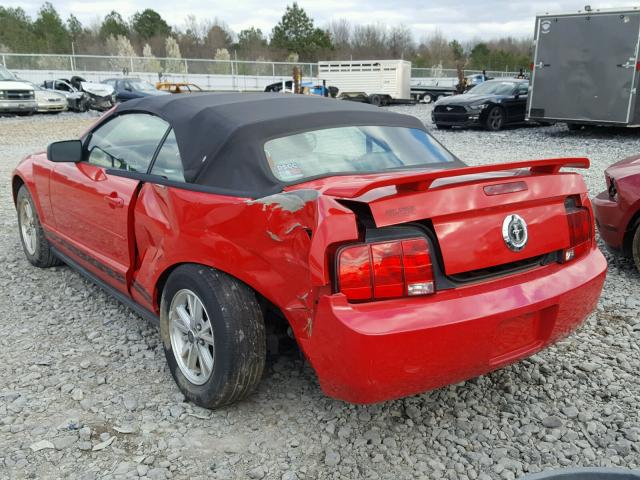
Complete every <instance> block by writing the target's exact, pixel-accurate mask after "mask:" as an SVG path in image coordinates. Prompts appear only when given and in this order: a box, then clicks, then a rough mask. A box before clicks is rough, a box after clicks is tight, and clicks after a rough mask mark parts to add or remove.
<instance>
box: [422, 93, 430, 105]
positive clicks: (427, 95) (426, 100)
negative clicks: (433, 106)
mask: <svg viewBox="0 0 640 480" xmlns="http://www.w3.org/2000/svg"><path fill="white" fill-rule="evenodd" d="M420 100H421V101H422V103H433V96H432V95H431V94H430V93H425V94H424V95H423V96H422V98H421V99H420Z"/></svg>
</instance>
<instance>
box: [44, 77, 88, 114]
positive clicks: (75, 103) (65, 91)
mask: <svg viewBox="0 0 640 480" xmlns="http://www.w3.org/2000/svg"><path fill="white" fill-rule="evenodd" d="M42 88H44V89H45V90H47V91H50V92H56V93H59V94H61V95H64V96H65V98H66V99H67V108H68V109H69V110H71V111H72V112H86V111H87V110H88V109H89V96H88V95H87V94H86V93H84V92H81V91H79V90H77V89H76V88H75V87H73V86H72V85H71V84H70V83H69V82H67V81H66V80H45V81H44V82H43V83H42Z"/></svg>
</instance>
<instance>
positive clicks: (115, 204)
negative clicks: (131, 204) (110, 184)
mask: <svg viewBox="0 0 640 480" xmlns="http://www.w3.org/2000/svg"><path fill="white" fill-rule="evenodd" d="M104 199H105V200H106V201H107V203H109V205H110V206H111V207H112V208H122V207H123V206H124V200H123V199H121V198H120V197H118V196H116V195H115V194H112V195H105V196H104Z"/></svg>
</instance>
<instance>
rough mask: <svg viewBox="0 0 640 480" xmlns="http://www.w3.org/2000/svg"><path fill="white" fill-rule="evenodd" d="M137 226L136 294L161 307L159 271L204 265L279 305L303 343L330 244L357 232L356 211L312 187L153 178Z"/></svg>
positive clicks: (325, 276)
mask: <svg viewBox="0 0 640 480" xmlns="http://www.w3.org/2000/svg"><path fill="white" fill-rule="evenodd" d="M134 228H135V238H136V248H137V250H138V255H137V258H138V262H137V265H136V266H135V272H134V282H135V283H136V284H138V288H136V287H135V285H134V288H133V289H132V296H133V298H134V299H135V300H136V301H138V302H139V303H141V304H143V305H146V306H147V307H148V308H149V309H152V310H154V311H156V312H158V306H159V300H160V299H159V298H158V296H159V291H158V288H157V287H158V283H159V281H160V280H161V278H162V276H163V274H165V273H166V272H167V271H169V270H170V269H171V268H172V267H174V266H176V265H179V264H182V263H198V264H202V265H207V266H210V267H213V268H216V269H218V270H221V271H223V272H226V273H228V274H229V275H232V276H234V277H236V278H238V279H239V280H241V281H243V282H244V283H246V284H247V285H249V286H250V287H252V288H253V289H254V290H255V291H257V292H258V293H259V294H261V295H263V296H264V297H265V298H266V299H267V300H269V301H270V302H272V303H273V304H274V305H276V306H277V307H278V308H279V309H280V310H281V311H282V312H283V314H284V315H285V316H286V318H287V320H288V321H289V323H290V324H291V326H292V329H293V331H294V333H295V335H296V337H297V339H298V341H299V342H300V344H301V345H302V347H303V349H304V347H305V340H306V339H308V337H309V336H310V334H311V332H312V328H313V320H314V319H313V313H314V304H315V302H316V300H317V298H318V295H319V292H320V291H322V290H323V289H326V288H327V287H328V286H329V283H330V280H329V272H328V269H329V265H328V263H327V260H326V252H327V246H328V245H331V244H334V243H340V242H345V241H351V240H355V239H357V237H358V231H357V227H356V222H355V217H354V214H353V213H352V212H351V211H350V210H348V209H346V208H345V207H343V206H341V205H340V204H339V203H337V202H336V201H334V200H332V199H330V198H326V197H321V196H319V195H318V192H317V191H315V190H298V191H294V192H286V193H281V194H276V195H272V196H270V197H265V198H262V199H258V200H251V199H246V198H238V197H227V196H222V195H212V194H210V193H203V192H196V191H191V190H186V189H180V188H173V187H165V186H161V185H155V184H150V183H146V184H144V185H143V186H142V188H141V190H140V192H139V195H138V200H137V203H136V206H135V213H134ZM140 287H142V288H140Z"/></svg>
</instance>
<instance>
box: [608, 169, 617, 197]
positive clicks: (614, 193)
mask: <svg viewBox="0 0 640 480" xmlns="http://www.w3.org/2000/svg"><path fill="white" fill-rule="evenodd" d="M607 183H608V185H609V186H608V188H607V190H608V191H609V198H611V200H617V198H618V187H617V186H616V181H615V180H614V178H613V177H610V176H609V175H607Z"/></svg>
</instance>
